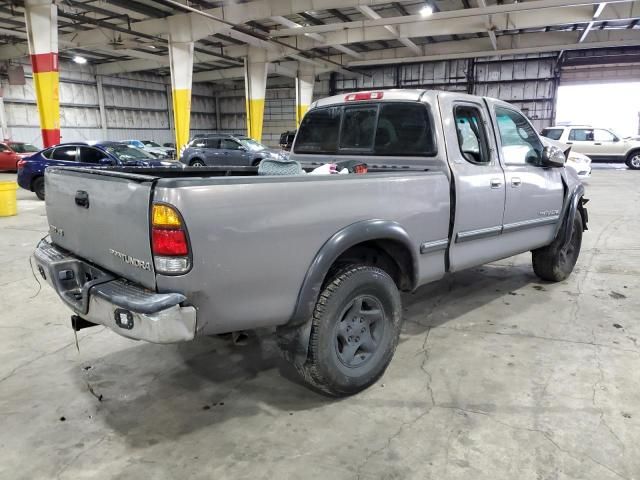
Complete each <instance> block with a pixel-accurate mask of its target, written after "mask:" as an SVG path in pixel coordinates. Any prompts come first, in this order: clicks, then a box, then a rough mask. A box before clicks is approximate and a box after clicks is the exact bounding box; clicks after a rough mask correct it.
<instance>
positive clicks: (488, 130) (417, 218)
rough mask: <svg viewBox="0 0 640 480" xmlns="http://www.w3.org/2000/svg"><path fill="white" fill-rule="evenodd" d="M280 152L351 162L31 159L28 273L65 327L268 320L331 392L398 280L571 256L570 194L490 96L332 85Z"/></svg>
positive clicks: (578, 219)
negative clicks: (34, 193) (120, 164)
mask: <svg viewBox="0 0 640 480" xmlns="http://www.w3.org/2000/svg"><path fill="white" fill-rule="evenodd" d="M291 158H292V159H295V160H298V161H299V162H301V163H302V164H303V165H304V166H306V167H308V168H309V169H311V167H313V166H314V165H315V164H325V163H327V162H336V161H340V160H357V161H359V162H363V161H364V162H365V163H366V164H367V165H368V168H369V170H368V172H367V173H365V174H348V175H293V176H285V175H280V176H258V175H257V171H258V169H257V168H256V167H213V168H206V167H203V168H186V169H184V170H175V171H168V170H162V171H161V170H154V169H135V168H102V169H79V168H61V167H53V168H48V169H47V172H46V189H47V200H46V201H47V218H48V221H49V225H50V239H48V240H43V241H42V242H41V243H40V244H39V245H38V247H37V249H36V251H35V253H34V259H35V262H36V264H37V267H38V270H39V272H40V275H41V276H42V278H44V279H45V280H46V281H47V282H49V284H50V285H51V286H52V287H53V288H54V289H55V290H56V291H57V292H58V294H59V295H60V297H61V299H62V300H63V301H64V302H65V303H66V304H67V305H68V306H69V307H70V308H71V309H72V310H73V312H74V316H73V317H72V319H73V325H74V328H76V329H79V328H83V327H86V326H91V325H95V324H101V325H105V326H107V327H109V328H111V329H112V330H113V331H115V332H117V333H119V334H121V335H124V336H126V337H129V338H133V339H139V340H146V341H150V342H158V343H169V342H180V341H188V340H192V339H193V338H194V337H196V336H200V335H211V334H219V333H226V332H234V331H242V330H248V329H255V328H259V327H275V328H276V334H277V336H278V340H279V343H280V345H281V347H282V349H283V351H284V353H285V356H286V357H287V358H288V359H289V360H291V362H292V363H293V364H294V365H295V367H296V368H297V369H298V370H299V371H300V372H301V374H302V376H303V377H304V378H305V379H306V381H307V382H308V383H309V384H310V385H311V386H313V387H315V388H317V389H319V390H321V391H323V392H325V393H327V394H329V395H334V396H341V395H349V394H353V393H356V392H358V391H360V390H362V389H364V388H366V387H367V386H369V385H371V384H372V383H373V382H375V381H376V380H377V379H378V378H380V376H381V375H382V374H383V372H384V371H385V369H386V367H387V365H388V364H389V362H390V361H391V358H392V356H393V353H394V351H395V348H396V345H397V342H398V336H399V332H400V326H401V322H402V308H401V298H400V291H412V290H415V289H416V288H417V287H418V286H420V285H423V284H425V283H428V282H432V281H436V280H438V279H440V278H442V277H443V276H444V275H446V274H447V273H449V272H456V271H459V270H462V269H465V268H469V267H473V266H476V265H480V264H482V263H485V262H491V261H494V260H498V259H501V258H505V257H509V256H511V255H516V254H519V253H522V252H527V251H531V252H532V260H533V269H534V271H535V272H536V274H537V275H538V276H539V277H541V278H543V279H545V280H549V281H559V280H563V279H565V278H566V277H567V276H568V275H569V274H570V273H571V271H572V270H573V267H574V265H575V263H576V261H577V259H578V254H579V251H580V245H581V239H582V232H583V230H584V229H586V225H587V211H586V209H585V207H584V204H585V202H586V201H585V199H584V198H583V196H584V187H583V186H582V184H581V182H580V181H579V179H578V178H577V177H576V175H575V173H574V172H573V171H571V170H568V169H565V168H564V162H565V158H564V155H563V153H562V151H561V150H560V149H558V148H556V147H543V144H542V143H541V141H540V138H539V137H538V135H537V133H536V131H535V130H534V129H533V127H532V126H531V124H530V123H529V121H528V120H527V119H526V118H525V117H524V115H522V113H520V112H519V111H518V110H517V109H516V108H514V107H513V106H511V105H509V104H507V103H505V102H501V101H498V100H493V99H489V98H481V97H475V96H470V95H463V94H456V93H444V92H435V91H424V90H397V91H384V92H358V93H353V94H346V95H339V96H334V97H331V98H327V99H324V100H320V101H318V102H316V103H314V104H313V105H312V106H311V109H310V110H309V112H308V113H307V114H306V116H305V117H304V120H303V121H302V124H301V127H300V129H299V131H298V134H297V136H296V139H295V142H294V145H293V149H292V153H291Z"/></svg>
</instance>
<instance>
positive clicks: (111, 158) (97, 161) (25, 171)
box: [18, 142, 182, 200]
mask: <svg viewBox="0 0 640 480" xmlns="http://www.w3.org/2000/svg"><path fill="white" fill-rule="evenodd" d="M52 165H55V166H66V167H98V166H101V167H106V166H127V167H174V168H182V165H181V164H180V163H178V162H170V161H165V160H158V159H157V158H156V157H154V156H153V155H151V154H149V153H147V152H145V151H143V150H140V149H138V148H134V147H130V146H128V145H126V144H124V143H118V142H74V143H61V144H60V145H56V146H55V147H49V148H46V149H44V150H41V151H40V152H38V153H35V154H33V155H31V156H30V157H26V158H25V159H23V160H21V161H20V162H18V185H20V186H21V187H22V188H24V189H26V190H29V191H31V192H34V193H35V194H36V195H37V196H38V198H39V199H40V200H44V170H45V168H47V167H50V166H52Z"/></svg>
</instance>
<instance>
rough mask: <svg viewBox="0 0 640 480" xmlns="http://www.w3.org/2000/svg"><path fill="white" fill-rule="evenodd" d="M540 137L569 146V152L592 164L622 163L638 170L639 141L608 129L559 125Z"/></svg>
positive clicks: (544, 131)
mask: <svg viewBox="0 0 640 480" xmlns="http://www.w3.org/2000/svg"><path fill="white" fill-rule="evenodd" d="M542 135H543V136H545V137H547V138H550V139H552V140H558V141H559V142H562V143H565V144H567V145H571V151H573V152H578V153H582V154H584V155H588V156H589V158H591V160H593V161H594V162H624V163H626V165H627V167H629V168H630V169H632V170H640V141H638V140H632V139H630V138H629V139H625V138H622V137H620V136H619V135H617V134H615V133H614V132H613V131H611V130H610V129H608V128H597V127H595V128H594V127H591V126H587V125H561V126H555V127H549V128H545V129H544V130H542Z"/></svg>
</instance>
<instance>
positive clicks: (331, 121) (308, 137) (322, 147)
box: [295, 107, 342, 153]
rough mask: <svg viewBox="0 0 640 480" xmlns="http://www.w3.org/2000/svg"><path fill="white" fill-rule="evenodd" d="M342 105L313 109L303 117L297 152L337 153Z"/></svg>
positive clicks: (297, 140)
mask: <svg viewBox="0 0 640 480" xmlns="http://www.w3.org/2000/svg"><path fill="white" fill-rule="evenodd" d="M341 115H342V107H329V108H319V109H316V110H311V111H310V112H308V113H307V114H306V115H305V116H304V118H303V119H302V124H301V125H300V130H299V132H298V136H297V138H296V143H295V151H296V153H335V152H336V150H337V149H338V134H339V132H340V117H341Z"/></svg>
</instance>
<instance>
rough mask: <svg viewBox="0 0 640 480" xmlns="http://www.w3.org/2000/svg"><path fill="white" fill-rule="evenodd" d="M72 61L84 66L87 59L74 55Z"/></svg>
mask: <svg viewBox="0 0 640 480" xmlns="http://www.w3.org/2000/svg"><path fill="white" fill-rule="evenodd" d="M73 61H74V62H76V63H79V64H80V65H84V64H85V63H87V59H86V58H84V57H81V56H80V55H76V56H75V57H73Z"/></svg>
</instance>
